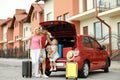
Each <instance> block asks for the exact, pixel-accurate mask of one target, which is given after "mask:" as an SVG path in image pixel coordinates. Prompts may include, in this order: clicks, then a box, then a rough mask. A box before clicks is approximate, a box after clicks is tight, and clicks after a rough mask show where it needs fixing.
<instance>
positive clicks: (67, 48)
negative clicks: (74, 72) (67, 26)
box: [63, 47, 72, 58]
mask: <svg viewBox="0 0 120 80" xmlns="http://www.w3.org/2000/svg"><path fill="white" fill-rule="evenodd" d="M70 50H72V47H65V48H63V58H66V55H67V52H68V51H70Z"/></svg>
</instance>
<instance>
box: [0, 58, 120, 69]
mask: <svg viewBox="0 0 120 80" xmlns="http://www.w3.org/2000/svg"><path fill="white" fill-rule="evenodd" d="M25 60H26V59H16V58H0V64H1V63H2V64H5V65H6V64H8V66H13V65H14V66H15V67H22V61H25ZM110 69H114V70H120V61H111V66H110Z"/></svg>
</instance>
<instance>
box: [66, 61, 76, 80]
mask: <svg viewBox="0 0 120 80" xmlns="http://www.w3.org/2000/svg"><path fill="white" fill-rule="evenodd" d="M68 78H73V79H75V80H77V78H78V64H77V62H67V63H66V79H68Z"/></svg>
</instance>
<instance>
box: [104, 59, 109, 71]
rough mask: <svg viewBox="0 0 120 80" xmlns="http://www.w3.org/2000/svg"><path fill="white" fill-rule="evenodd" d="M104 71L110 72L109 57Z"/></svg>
mask: <svg viewBox="0 0 120 80" xmlns="http://www.w3.org/2000/svg"><path fill="white" fill-rule="evenodd" d="M104 72H106V73H107V72H109V60H108V59H107V60H106V65H105V68H104Z"/></svg>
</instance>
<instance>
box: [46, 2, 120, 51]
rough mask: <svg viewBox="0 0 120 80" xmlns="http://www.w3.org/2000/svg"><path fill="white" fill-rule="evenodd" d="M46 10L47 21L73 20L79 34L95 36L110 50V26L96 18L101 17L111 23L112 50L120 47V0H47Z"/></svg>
mask: <svg viewBox="0 0 120 80" xmlns="http://www.w3.org/2000/svg"><path fill="white" fill-rule="evenodd" d="M68 4H69V5H68ZM96 7H97V8H96ZM44 10H45V11H44V14H45V16H44V18H45V21H49V20H66V21H69V22H72V23H74V24H75V26H76V30H77V31H76V32H77V34H82V35H90V36H93V37H95V38H96V39H97V40H98V41H99V42H100V43H101V44H103V45H106V47H107V50H108V51H109V49H110V42H109V27H107V26H106V25H105V24H104V23H103V22H101V21H100V20H98V19H97V18H96V16H98V17H100V18H101V19H102V20H103V21H104V22H105V23H107V24H108V25H110V28H111V31H110V32H111V47H112V51H114V50H119V49H120V0H90V1H89V0H45V8H44ZM97 10H98V14H97ZM96 14H97V15H96Z"/></svg>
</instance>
